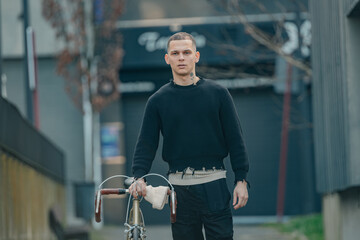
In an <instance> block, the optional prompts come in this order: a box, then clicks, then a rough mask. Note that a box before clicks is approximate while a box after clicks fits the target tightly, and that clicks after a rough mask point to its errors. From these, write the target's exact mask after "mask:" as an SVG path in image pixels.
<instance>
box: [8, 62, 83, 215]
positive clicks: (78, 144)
mask: <svg viewBox="0 0 360 240" xmlns="http://www.w3.org/2000/svg"><path fill="white" fill-rule="evenodd" d="M23 66H24V65H23V64H22V61H21V60H5V61H4V62H3V71H4V73H5V74H6V76H7V84H6V89H7V96H8V97H7V99H8V100H9V101H10V102H12V103H14V104H15V105H16V106H17V107H18V108H19V110H20V112H21V113H22V114H23V115H24V114H25V98H24V94H25V93H24V73H23ZM55 70H56V60H55V59H53V58H42V59H38V83H39V88H38V91H39V92H38V93H39V111H40V131H41V132H42V133H44V134H45V135H46V136H47V137H48V138H49V139H50V140H51V141H53V142H54V143H56V145H57V146H59V147H60V148H61V149H62V150H63V151H64V153H65V164H66V181H67V182H66V186H67V187H66V200H67V212H68V214H67V215H68V216H69V219H68V220H69V221H70V222H71V221H73V220H75V217H74V212H75V206H74V202H75V200H74V189H73V183H74V182H81V181H83V180H84V143H83V141H84V140H83V116H82V113H81V112H80V110H78V109H77V108H76V107H75V105H74V104H73V103H72V101H71V100H70V98H69V97H68V96H67V94H66V92H65V83H64V80H63V79H62V78H61V77H59V76H57V75H56V72H55Z"/></svg>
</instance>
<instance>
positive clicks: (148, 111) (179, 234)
mask: <svg viewBox="0 0 360 240" xmlns="http://www.w3.org/2000/svg"><path fill="white" fill-rule="evenodd" d="M199 58H200V53H199V52H198V51H196V42H195V39H194V38H193V37H192V36H191V35H190V34H187V33H184V32H179V33H176V34H174V35H173V36H171V37H170V38H169V40H168V46H167V54H165V61H166V63H167V64H168V65H170V67H171V70H172V74H173V80H172V81H171V82H169V83H167V84H165V85H164V86H163V87H162V88H160V89H159V90H158V91H157V92H156V93H155V94H153V95H152V96H151V97H150V98H149V100H148V102H147V104H146V108H145V114H144V119H143V123H142V127H141V131H140V134H139V138H138V141H137V144H136V149H135V154H134V159H133V167H132V169H133V174H134V176H135V178H140V177H142V176H143V175H145V174H146V173H148V172H149V170H150V168H151V165H152V161H153V159H154V157H155V153H156V150H157V147H158V142H159V133H160V132H161V134H162V136H163V138H164V142H163V152H162V157H163V159H164V161H166V162H167V163H168V164H169V181H170V182H171V183H172V184H173V185H174V187H175V191H176V194H177V201H178V205H177V221H176V223H174V224H172V234H173V238H174V239H181V240H183V239H185V238H186V239H187V240H190V239H194V240H200V239H204V237H203V234H202V228H203V227H204V229H205V235H206V239H208V240H209V239H232V237H233V225H232V215H231V209H230V206H229V201H230V198H231V195H230V193H229V191H228V188H227V185H226V179H225V178H226V171H225V169H224V164H223V159H224V158H225V157H226V156H227V155H228V154H230V161H231V166H232V170H233V171H234V173H235V188H234V193H233V207H234V209H238V208H241V207H243V206H245V205H246V203H247V200H248V191H247V182H246V175H247V172H248V169H249V163H248V158H247V154H246V149H245V145H244V141H243V137H242V130H241V127H240V122H239V119H238V116H237V113H236V110H235V106H234V103H233V100H232V97H231V95H230V93H229V92H228V90H227V89H225V88H223V87H221V86H220V85H218V84H216V83H215V82H214V81H211V80H206V79H202V78H199V77H198V76H196V73H195V65H196V63H197V62H198V61H199ZM145 187H146V183H145V182H144V181H143V180H142V179H140V180H139V181H138V182H137V183H136V184H135V183H134V184H133V185H132V186H130V193H131V194H132V195H133V196H134V197H136V196H137V195H146V190H145Z"/></svg>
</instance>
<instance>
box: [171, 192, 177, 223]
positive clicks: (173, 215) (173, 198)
mask: <svg viewBox="0 0 360 240" xmlns="http://www.w3.org/2000/svg"><path fill="white" fill-rule="evenodd" d="M176 207H177V200H176V193H175V191H174V190H172V191H171V194H170V211H171V212H170V221H171V223H175V222H176Z"/></svg>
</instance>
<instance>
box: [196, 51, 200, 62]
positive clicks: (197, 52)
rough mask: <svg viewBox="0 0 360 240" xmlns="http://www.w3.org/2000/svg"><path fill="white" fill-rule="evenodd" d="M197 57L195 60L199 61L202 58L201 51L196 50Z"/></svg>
mask: <svg viewBox="0 0 360 240" xmlns="http://www.w3.org/2000/svg"><path fill="white" fill-rule="evenodd" d="M195 58H196V60H195V62H196V63H198V62H199V60H200V52H199V51H196V53H195Z"/></svg>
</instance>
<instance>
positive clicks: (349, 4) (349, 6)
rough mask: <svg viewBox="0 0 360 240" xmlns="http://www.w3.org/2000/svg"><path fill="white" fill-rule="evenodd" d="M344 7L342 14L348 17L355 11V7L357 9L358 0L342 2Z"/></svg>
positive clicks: (359, 0)
mask: <svg viewBox="0 0 360 240" xmlns="http://www.w3.org/2000/svg"><path fill="white" fill-rule="evenodd" d="M343 5H344V14H345V15H347V16H349V15H350V14H351V13H352V12H353V11H354V9H355V7H356V6H357V7H359V5H360V0H343Z"/></svg>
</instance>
